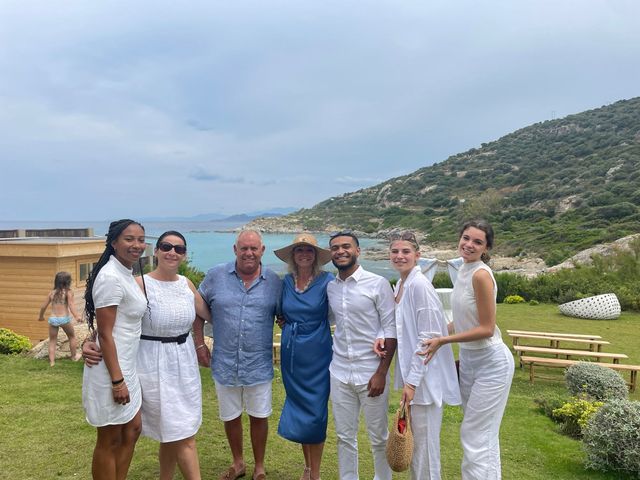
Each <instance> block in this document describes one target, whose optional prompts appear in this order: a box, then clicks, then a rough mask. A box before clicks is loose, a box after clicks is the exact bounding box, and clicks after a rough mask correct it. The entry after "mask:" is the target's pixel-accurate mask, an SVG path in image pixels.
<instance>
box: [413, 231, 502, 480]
mask: <svg viewBox="0 0 640 480" xmlns="http://www.w3.org/2000/svg"><path fill="white" fill-rule="evenodd" d="M492 247H493V228H491V225H489V224H488V223H487V222H485V221H483V220H472V221H469V222H466V223H465V224H464V225H463V227H462V229H461V230H460V239H459V241H458V251H459V252H460V255H461V256H462V259H463V260H464V263H463V265H462V266H461V267H460V270H459V271H458V277H457V279H456V283H455V285H454V287H453V293H452V297H451V307H452V313H453V323H452V324H450V327H451V326H452V325H453V326H454V330H455V333H454V332H452V334H451V335H449V336H446V337H437V338H432V339H428V340H425V341H423V344H424V345H425V350H424V352H422V354H423V355H425V356H426V360H425V362H429V361H432V359H434V358H437V356H435V357H434V354H435V353H436V351H437V350H438V349H439V348H441V347H442V346H443V345H446V344H449V343H453V342H459V344H460V353H459V357H460V393H461V394H462V408H463V410H464V419H463V420H462V425H461V427H460V443H461V444H462V452H463V458H462V479H463V480H471V479H473V480H496V479H499V478H501V473H500V443H499V431H500V423H501V421H502V415H503V414H504V409H505V407H506V405H507V399H508V398H509V388H510V387H511V380H512V379H513V370H514V361H513V356H512V355H511V352H510V351H509V348H508V347H507V346H506V345H505V344H504V343H503V342H502V335H501V334H500V329H499V328H498V326H497V325H496V294H497V286H496V281H495V279H494V278H493V273H492V272H491V269H490V268H489V267H488V266H487V265H486V263H485V262H486V261H488V253H489V250H490V249H491V248H492ZM438 355H439V354H438Z"/></svg>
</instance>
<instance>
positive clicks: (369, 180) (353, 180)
mask: <svg viewBox="0 0 640 480" xmlns="http://www.w3.org/2000/svg"><path fill="white" fill-rule="evenodd" d="M384 180H385V179H384V178H373V177H350V176H345V177H338V178H336V179H335V181H336V182H337V183H340V184H342V185H358V186H371V185H375V184H377V183H381V182H383V181H384Z"/></svg>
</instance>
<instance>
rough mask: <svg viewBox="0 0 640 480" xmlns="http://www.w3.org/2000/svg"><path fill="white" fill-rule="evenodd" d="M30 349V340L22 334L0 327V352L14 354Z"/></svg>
mask: <svg viewBox="0 0 640 480" xmlns="http://www.w3.org/2000/svg"><path fill="white" fill-rule="evenodd" d="M29 350H31V342H30V341H29V339H28V338H27V337H25V336H24V335H18V334H17V333H15V332H13V331H11V330H9V329H8V328H0V353H3V354H14V353H22V352H27V351H29Z"/></svg>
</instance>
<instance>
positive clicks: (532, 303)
mask: <svg viewBox="0 0 640 480" xmlns="http://www.w3.org/2000/svg"><path fill="white" fill-rule="evenodd" d="M529 305H531V306H532V307H535V306H536V305H540V302H539V301H538V300H529Z"/></svg>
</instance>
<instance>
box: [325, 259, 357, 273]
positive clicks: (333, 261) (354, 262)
mask: <svg viewBox="0 0 640 480" xmlns="http://www.w3.org/2000/svg"><path fill="white" fill-rule="evenodd" d="M357 261H358V259H357V258H356V257H353V256H352V257H350V261H349V263H346V264H343V265H338V264H337V263H336V262H335V260H331V263H333V266H334V267H336V268H337V269H338V270H349V269H350V268H351V267H353V266H354V265H355V264H356V262H357Z"/></svg>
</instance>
